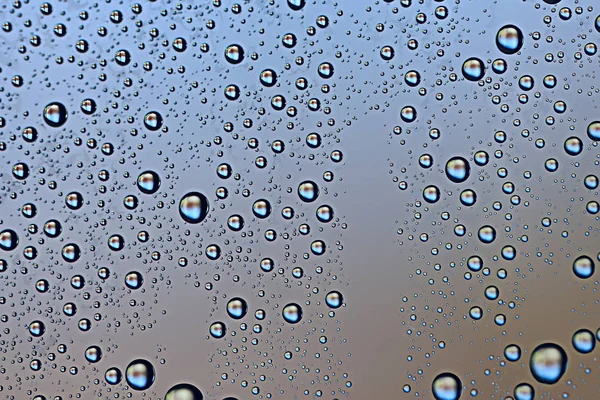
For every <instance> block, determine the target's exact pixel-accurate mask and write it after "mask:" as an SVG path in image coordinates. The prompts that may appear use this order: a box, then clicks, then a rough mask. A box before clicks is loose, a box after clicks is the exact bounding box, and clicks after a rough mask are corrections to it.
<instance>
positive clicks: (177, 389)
mask: <svg viewBox="0 0 600 400" xmlns="http://www.w3.org/2000/svg"><path fill="white" fill-rule="evenodd" d="M203 398H204V396H203V395H202V392H200V389H198V388H197V387H196V386H194V385H190V384H189V383H179V384H177V385H175V386H173V387H172V388H171V389H169V390H168V391H167V394H165V400H202V399H203Z"/></svg>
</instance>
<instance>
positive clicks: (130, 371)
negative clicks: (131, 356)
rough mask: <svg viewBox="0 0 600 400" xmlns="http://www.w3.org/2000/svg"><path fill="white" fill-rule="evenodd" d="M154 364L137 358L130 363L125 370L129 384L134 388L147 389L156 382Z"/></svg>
mask: <svg viewBox="0 0 600 400" xmlns="http://www.w3.org/2000/svg"><path fill="white" fill-rule="evenodd" d="M154 378H155V372H154V366H153V365H152V364H151V363H150V362H149V361H146V360H142V359H137V360H134V361H132V362H131V363H129V365H128V366H127V370H126V371H125V379H126V380H127V384H129V386H131V388H132V389H134V390H146V389H148V388H149V387H150V386H152V384H153V383H154Z"/></svg>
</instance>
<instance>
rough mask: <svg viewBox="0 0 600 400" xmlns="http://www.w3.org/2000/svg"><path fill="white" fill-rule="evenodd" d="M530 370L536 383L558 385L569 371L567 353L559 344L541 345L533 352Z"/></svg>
mask: <svg viewBox="0 0 600 400" xmlns="http://www.w3.org/2000/svg"><path fill="white" fill-rule="evenodd" d="M529 369H530V370H531V374H532V375H533V377H534V378H535V380H536V381H538V382H540V383H546V384H553V383H556V382H558V381H559V380H560V378H561V377H562V376H563V374H564V373H565V371H566V370H567V353H565V351H564V350H563V348H562V347H560V346H559V345H557V344H554V343H544V344H541V345H539V346H537V347H536V348H535V349H534V350H533V351H532V352H531V358H530V359H529Z"/></svg>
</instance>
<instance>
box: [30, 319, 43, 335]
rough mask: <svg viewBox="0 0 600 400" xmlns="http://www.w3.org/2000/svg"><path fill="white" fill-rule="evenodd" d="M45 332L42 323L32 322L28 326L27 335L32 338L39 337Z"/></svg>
mask: <svg viewBox="0 0 600 400" xmlns="http://www.w3.org/2000/svg"><path fill="white" fill-rule="evenodd" d="M44 332H46V325H44V323H43V322H42V321H33V322H32V323H30V324H29V333H30V334H31V336H33V337H40V336H42V335H43V334H44Z"/></svg>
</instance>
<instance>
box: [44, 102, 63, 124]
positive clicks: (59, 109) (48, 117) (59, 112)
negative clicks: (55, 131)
mask: <svg viewBox="0 0 600 400" xmlns="http://www.w3.org/2000/svg"><path fill="white" fill-rule="evenodd" d="M43 116H44V121H45V122H46V123H47V124H48V125H50V126H51V127H53V128H59V127H61V126H63V125H64V124H65V122H67V118H68V116H69V115H68V113H67V109H66V108H65V106H64V105H63V104H62V103H59V102H54V103H50V104H48V105H47V106H46V107H44V113H43Z"/></svg>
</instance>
